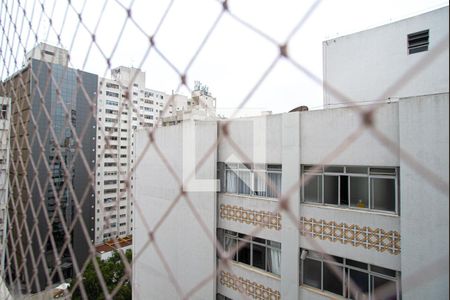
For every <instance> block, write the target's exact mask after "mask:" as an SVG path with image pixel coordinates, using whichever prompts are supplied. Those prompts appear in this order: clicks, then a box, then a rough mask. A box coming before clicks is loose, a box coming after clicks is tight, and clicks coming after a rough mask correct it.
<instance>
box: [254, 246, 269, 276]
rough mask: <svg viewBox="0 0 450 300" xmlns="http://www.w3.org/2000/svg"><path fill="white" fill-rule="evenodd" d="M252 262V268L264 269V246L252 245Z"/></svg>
mask: <svg viewBox="0 0 450 300" xmlns="http://www.w3.org/2000/svg"><path fill="white" fill-rule="evenodd" d="M252 248H253V262H252V266H254V267H257V268H260V269H263V270H265V269H266V248H265V247H264V246H261V245H258V244H253V246H252Z"/></svg>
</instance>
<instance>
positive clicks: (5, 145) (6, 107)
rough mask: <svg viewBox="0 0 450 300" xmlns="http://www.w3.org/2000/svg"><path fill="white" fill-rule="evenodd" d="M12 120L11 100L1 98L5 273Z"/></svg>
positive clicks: (0, 225)
mask: <svg viewBox="0 0 450 300" xmlns="http://www.w3.org/2000/svg"><path fill="white" fill-rule="evenodd" d="M10 118H11V100H10V99H9V98H6V97H0V272H3V266H4V261H5V259H4V251H3V247H4V237H5V233H6V227H7V218H6V216H7V215H6V209H7V201H8V190H9V147H10V145H9V134H10V129H9V128H10V123H9V121H10Z"/></svg>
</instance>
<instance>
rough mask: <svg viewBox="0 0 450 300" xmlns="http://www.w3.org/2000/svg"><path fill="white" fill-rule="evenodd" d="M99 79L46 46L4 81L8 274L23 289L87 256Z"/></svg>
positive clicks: (56, 277)
mask: <svg viewBox="0 0 450 300" xmlns="http://www.w3.org/2000/svg"><path fill="white" fill-rule="evenodd" d="M97 85H98V76H97V75H95V74H91V73H87V72H83V71H80V70H75V69H72V68H69V67H68V52H67V50H64V49H61V48H57V47H53V46H49V45H46V44H40V45H38V46H37V47H36V48H35V49H33V50H32V51H31V52H30V53H29V54H28V55H27V62H26V64H25V66H24V67H23V68H22V69H21V70H19V71H18V72H17V73H15V74H14V75H12V76H11V77H10V78H8V79H6V81H5V82H4V83H3V84H2V91H1V92H2V94H5V95H6V96H8V97H10V98H11V143H10V145H11V149H10V151H11V161H10V183H11V184H10V197H9V203H8V211H9V224H8V230H7V233H6V234H7V242H6V243H7V249H6V251H7V254H6V255H7V259H6V264H5V269H6V277H5V278H6V280H7V281H9V282H10V284H14V286H18V288H19V289H22V291H24V292H26V293H29V292H35V291H39V290H42V289H44V288H45V287H47V286H48V285H51V284H52V283H54V282H61V281H63V280H64V279H65V278H70V277H72V276H73V271H74V268H75V266H78V267H79V268H81V267H82V265H83V264H84V263H85V262H86V260H87V259H88V258H89V247H88V246H89V244H90V243H93V241H94V203H95V194H94V187H93V182H94V175H93V174H92V172H93V171H94V168H95V155H96V147H95V146H96V144H95V143H96V141H95V134H96V120H95V117H94V108H95V104H96V102H97ZM78 205H79V206H78ZM82 223H84V224H83V225H85V228H83V227H84V226H82ZM75 270H76V268H75Z"/></svg>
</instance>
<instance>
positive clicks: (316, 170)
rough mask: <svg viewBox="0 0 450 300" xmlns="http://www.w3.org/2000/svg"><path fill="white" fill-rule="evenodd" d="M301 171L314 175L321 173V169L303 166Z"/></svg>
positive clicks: (319, 167)
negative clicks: (313, 173)
mask: <svg viewBox="0 0 450 300" xmlns="http://www.w3.org/2000/svg"><path fill="white" fill-rule="evenodd" d="M303 171H304V172H308V171H311V172H315V173H322V167H321V166H314V165H312V166H307V165H305V166H303Z"/></svg>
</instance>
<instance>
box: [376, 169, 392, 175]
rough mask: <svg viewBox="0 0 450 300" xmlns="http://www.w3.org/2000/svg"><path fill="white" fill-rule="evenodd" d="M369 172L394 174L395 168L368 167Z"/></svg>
mask: <svg viewBox="0 0 450 300" xmlns="http://www.w3.org/2000/svg"><path fill="white" fill-rule="evenodd" d="M370 174H377V175H395V168H370Z"/></svg>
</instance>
